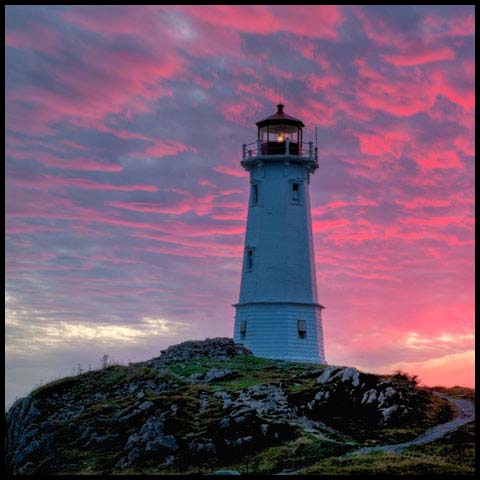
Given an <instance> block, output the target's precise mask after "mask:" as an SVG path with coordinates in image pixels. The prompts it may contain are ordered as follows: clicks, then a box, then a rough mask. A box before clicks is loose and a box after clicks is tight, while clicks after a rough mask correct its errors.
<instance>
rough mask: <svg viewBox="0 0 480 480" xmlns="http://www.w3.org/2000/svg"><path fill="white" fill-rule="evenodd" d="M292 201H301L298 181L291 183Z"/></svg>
mask: <svg viewBox="0 0 480 480" xmlns="http://www.w3.org/2000/svg"><path fill="white" fill-rule="evenodd" d="M292 202H293V203H301V188H300V183H298V182H293V183H292Z"/></svg>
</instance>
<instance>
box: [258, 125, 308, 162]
mask: <svg viewBox="0 0 480 480" xmlns="http://www.w3.org/2000/svg"><path fill="white" fill-rule="evenodd" d="M258 139H259V140H260V142H261V144H262V155H275V154H279V153H285V146H284V145H281V144H284V142H285V140H286V139H288V140H289V141H290V148H289V153H291V154H292V155H298V154H299V151H300V150H301V149H299V145H300V144H301V143H302V129H301V128H300V127H298V126H296V125H289V124H285V123H279V124H273V125H266V126H264V127H261V128H259V129H258Z"/></svg>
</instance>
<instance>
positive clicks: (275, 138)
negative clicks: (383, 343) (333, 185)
mask: <svg viewBox="0 0 480 480" xmlns="http://www.w3.org/2000/svg"><path fill="white" fill-rule="evenodd" d="M256 125H257V127H258V136H257V140H256V141H254V142H252V143H250V144H244V145H243V152H242V161H241V165H242V167H243V168H244V169H245V170H247V171H248V172H249V173H250V196H249V202H248V217H247V229H246V234H245V248H244V252H243V266H242V278H241V285H240V297H239V301H238V303H236V304H234V307H235V309H236V314H235V328H234V340H235V342H236V343H242V344H244V345H245V346H247V347H248V348H250V349H251V350H252V352H253V354H254V355H256V356H258V357H265V358H273V359H282V360H290V361H300V362H318V363H326V361H325V353H324V347H323V329H322V315H321V314H322V310H323V309H324V307H323V305H321V304H320V303H318V298H317V285H316V277H315V256H314V250H313V237H312V219H311V213H310V197H309V185H310V176H311V174H313V173H314V172H315V170H316V169H317V168H318V158H317V150H316V148H315V147H314V146H313V142H309V143H304V142H303V133H302V129H303V128H304V127H305V125H304V124H303V122H302V121H301V120H298V119H296V118H294V117H291V116H290V115H287V114H286V113H285V112H284V105H282V104H279V105H277V112H276V113H274V114H273V115H271V116H269V117H267V118H265V119H264V120H261V121H259V122H257V124H256Z"/></svg>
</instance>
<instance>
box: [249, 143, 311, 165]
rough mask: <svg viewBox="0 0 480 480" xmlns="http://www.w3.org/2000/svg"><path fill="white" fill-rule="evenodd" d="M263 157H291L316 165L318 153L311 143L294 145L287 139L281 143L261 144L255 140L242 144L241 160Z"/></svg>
mask: <svg viewBox="0 0 480 480" xmlns="http://www.w3.org/2000/svg"><path fill="white" fill-rule="evenodd" d="M265 155H293V156H296V157H302V158H306V159H308V160H310V161H314V162H315V163H318V151H317V147H314V146H313V142H308V143H305V142H300V143H296V142H291V141H290V140H289V139H288V138H287V139H286V140H285V141H281V142H262V141H260V140H256V141H255V142H252V143H246V144H245V143H244V144H243V146H242V160H249V159H251V158H255V157H263V156H265Z"/></svg>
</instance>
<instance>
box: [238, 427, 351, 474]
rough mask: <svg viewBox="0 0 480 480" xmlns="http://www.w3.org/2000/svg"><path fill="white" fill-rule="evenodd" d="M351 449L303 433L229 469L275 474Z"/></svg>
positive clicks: (246, 472)
mask: <svg viewBox="0 0 480 480" xmlns="http://www.w3.org/2000/svg"><path fill="white" fill-rule="evenodd" d="M353 448H356V447H354V446H353V445H347V444H345V443H337V442H333V441H330V440H320V439H318V438H316V437H315V436H313V435H311V434H309V433H304V434H303V435H302V436H301V437H300V438H297V439H295V440H292V441H290V442H287V443H285V444H283V445H277V446H273V447H269V448H266V449H265V450H263V451H261V452H259V453H257V454H255V455H253V456H250V457H247V458H245V459H244V460H243V461H242V463H238V464H236V465H233V466H230V467H229V468H232V469H234V470H238V471H239V472H241V473H245V474H248V473H260V474H261V473H275V472H280V471H282V470H286V469H297V468H300V467H301V466H302V465H306V464H307V465H308V464H312V463H315V462H317V461H318V460H320V459H324V458H327V457H331V456H338V455H343V454H344V453H346V452H348V451H350V450H352V449H353Z"/></svg>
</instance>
